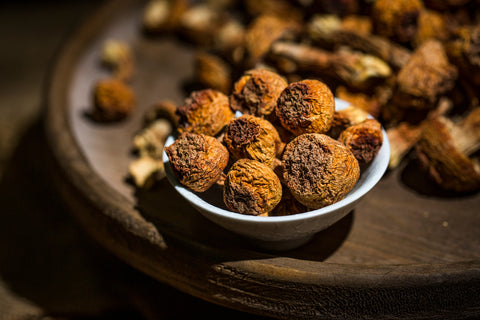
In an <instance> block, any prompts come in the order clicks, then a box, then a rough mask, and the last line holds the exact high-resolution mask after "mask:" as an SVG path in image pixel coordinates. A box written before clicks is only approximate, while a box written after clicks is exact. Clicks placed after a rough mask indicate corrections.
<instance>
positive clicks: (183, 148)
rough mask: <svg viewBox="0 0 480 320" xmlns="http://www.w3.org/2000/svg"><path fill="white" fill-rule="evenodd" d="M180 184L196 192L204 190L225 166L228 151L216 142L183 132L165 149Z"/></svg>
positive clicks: (209, 137) (208, 137) (209, 138)
mask: <svg viewBox="0 0 480 320" xmlns="http://www.w3.org/2000/svg"><path fill="white" fill-rule="evenodd" d="M165 152H166V153H167V155H168V158H169V160H170V163H171V165H172V169H173V172H174V173H175V176H176V177H177V178H178V180H179V181H180V183H181V184H183V185H184V186H186V187H188V188H190V189H192V190H193V191H196V192H203V191H206V190H208V189H209V188H210V187H211V186H212V185H213V184H214V183H215V182H217V180H218V179H220V177H221V175H222V172H223V170H224V169H225V167H226V166H227V163H228V157H229V156H228V150H227V148H225V147H224V146H223V145H222V144H221V143H220V142H219V141H218V140H217V139H215V138H214V137H211V136H207V135H203V134H195V133H188V132H185V133H183V134H182V135H180V137H178V139H177V140H175V142H174V143H173V144H171V145H170V146H168V147H166V148H165Z"/></svg>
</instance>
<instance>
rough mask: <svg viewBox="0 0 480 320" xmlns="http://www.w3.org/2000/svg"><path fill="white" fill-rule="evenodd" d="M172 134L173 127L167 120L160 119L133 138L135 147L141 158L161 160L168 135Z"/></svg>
mask: <svg viewBox="0 0 480 320" xmlns="http://www.w3.org/2000/svg"><path fill="white" fill-rule="evenodd" d="M171 132H172V125H171V124H170V121H168V120H166V119H158V120H156V121H154V122H153V123H151V124H150V125H149V126H147V127H146V128H145V129H143V130H142V131H141V132H140V133H138V134H137V135H135V137H134V138H133V145H134V147H135V149H136V150H138V152H139V153H140V155H141V156H143V155H148V156H149V157H152V158H153V159H160V158H161V157H162V153H163V147H164V144H165V140H166V139H167V137H168V135H169V134H170V133H171Z"/></svg>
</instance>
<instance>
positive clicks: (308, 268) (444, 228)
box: [46, 0, 480, 319]
mask: <svg viewBox="0 0 480 320" xmlns="http://www.w3.org/2000/svg"><path fill="white" fill-rule="evenodd" d="M141 10H142V4H141V2H137V1H133V0H122V1H111V2H109V3H107V4H106V5H105V6H104V7H102V8H100V9H99V10H98V12H96V13H95V14H94V15H93V16H92V17H91V18H90V19H89V20H88V21H86V23H85V24H83V25H82V26H81V27H80V28H79V30H77V31H76V32H75V33H74V34H73V35H72V37H71V38H70V39H69V41H68V42H67V43H66V45H65V46H64V48H63V50H62V51H61V53H60V55H59V56H58V59H57V61H56V64H55V66H54V68H53V69H52V71H51V79H50V80H51V81H50V86H49V88H48V91H47V105H48V110H47V115H46V128H47V132H48V137H49V141H50V143H51V148H52V150H53V152H54V154H55V157H56V159H57V160H58V169H59V170H58V171H59V173H60V175H61V179H60V180H59V181H60V183H61V188H59V190H60V192H61V194H62V196H63V197H64V198H65V199H66V200H67V201H68V203H69V204H70V205H71V211H72V213H73V214H74V215H75V216H76V217H77V218H78V220H79V221H80V223H81V224H82V225H83V226H84V227H85V229H86V230H88V231H89V232H90V234H91V235H92V236H93V237H94V238H95V239H96V240H98V242H100V243H101V244H102V245H103V246H105V247H106V248H107V249H108V250H110V251H111V252H113V253H114V254H116V255H117V256H118V257H120V258H121V259H123V260H124V261H126V262H127V263H129V264H130V265H132V266H134V267H135V268H137V269H139V270H141V271H142V272H144V273H146V274H148V275H150V276H151V277H153V278H155V279H157V280H159V281H162V282H164V283H168V284H170V285H172V286H174V287H176V288H178V289H180V290H182V291H185V292H187V293H189V294H192V295H194V296H197V297H200V298H202V299H204V300H207V301H211V302H214V303H217V304H220V305H223V306H227V307H230V308H234V309H237V310H242V311H247V312H251V313H255V314H260V315H267V316H271V317H276V318H286V319H310V318H332V319H350V318H351V319H353V318H365V319H368V318H376V319H377V318H391V319H412V318H415V319H434V318H435V319H437V318H442V319H443V318H462V319H463V318H466V317H479V316H480V215H479V213H480V212H479V211H480V195H479V194H475V195H465V196H454V195H451V194H448V193H444V192H441V191H439V190H436V189H434V188H432V186H431V185H430V184H429V183H428V181H426V180H425V177H424V175H423V174H422V173H420V172H419V171H418V170H417V169H416V164H415V161H413V160H412V161H410V162H409V164H407V165H404V166H403V167H401V168H399V169H398V170H396V171H394V172H389V173H387V175H386V176H385V177H384V178H383V179H382V181H381V182H380V183H379V184H378V185H377V186H376V187H375V188H374V190H373V191H372V192H371V193H370V194H368V195H367V196H366V198H365V199H364V200H363V202H361V203H360V205H359V206H358V207H357V208H356V209H355V210H354V211H353V212H351V213H350V214H348V215H347V216H346V217H345V218H344V219H342V220H341V221H339V222H338V223H336V224H335V225H333V226H332V227H330V228H329V229H327V230H325V231H323V232H321V233H319V234H318V235H317V236H316V237H315V239H314V240H313V241H312V242H310V243H309V244H307V245H306V246H304V247H302V248H299V249H296V250H291V251H288V252H281V253H275V252H273V253H272V252H265V251H262V250H259V249H256V248H255V247H254V246H252V245H251V244H250V243H249V242H248V241H247V240H245V239H243V238H241V237H239V236H237V235H234V234H231V233H229V232H227V231H225V230H224V229H222V228H220V227H218V226H217V225H214V224H212V223H211V222H209V221H207V220H206V219H205V218H203V217H202V216H201V215H200V214H199V213H197V212H196V211H195V210H194V209H192V208H191V207H190V206H188V205H187V204H186V203H185V202H184V201H183V200H182V199H181V198H180V197H179V196H178V195H177V194H176V193H175V192H174V190H173V188H172V187H171V186H170V185H169V184H168V182H167V180H166V179H165V180H163V181H162V182H161V183H160V185H159V186H158V187H156V188H155V189H154V190H150V191H148V192H137V191H135V189H134V188H133V187H132V186H131V185H129V184H128V183H126V181H125V178H126V173H127V166H128V163H129V161H130V160H131V159H132V156H131V141H132V136H133V134H134V133H135V132H136V130H138V129H139V128H140V123H141V119H142V115H143V112H144V111H145V110H146V109H147V108H149V107H150V106H151V105H152V104H153V103H154V102H156V101H157V100H160V99H171V100H173V101H176V102H177V103H180V102H182V101H183V98H184V96H185V91H184V90H183V89H182V88H183V87H184V86H185V84H188V82H189V80H190V79H191V77H192V56H193V48H192V47H190V46H188V45H186V44H184V43H181V42H179V41H177V40H176V39H174V38H172V37H168V36H166V37H164V38H163V39H148V38H145V37H144V36H142V35H141V34H140V32H139V30H140V17H141ZM109 38H116V39H121V40H125V41H127V42H128V43H130V44H131V46H132V48H133V50H134V52H135V54H136V56H137V64H138V71H137V75H136V77H135V79H134V82H133V87H134V89H135V90H136V92H137V95H138V105H139V109H138V112H136V113H135V115H134V116H133V117H132V118H130V119H128V120H127V121H125V122H122V123H118V124H109V125H105V124H98V123H95V122H92V121H91V120H90V119H89V118H88V117H87V116H86V115H85V114H86V111H87V110H88V108H89V107H90V105H91V88H92V86H93V84H94V83H95V81H97V80H98V79H101V78H103V77H106V76H107V73H106V71H104V70H102V69H101V68H100V66H99V64H98V60H99V53H100V48H101V45H102V43H103V41H104V40H106V39H109Z"/></svg>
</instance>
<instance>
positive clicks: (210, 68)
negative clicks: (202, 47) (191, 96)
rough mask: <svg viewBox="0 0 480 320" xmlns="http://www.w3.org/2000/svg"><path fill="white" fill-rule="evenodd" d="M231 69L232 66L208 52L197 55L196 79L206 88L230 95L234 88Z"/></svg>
mask: <svg viewBox="0 0 480 320" xmlns="http://www.w3.org/2000/svg"><path fill="white" fill-rule="evenodd" d="M230 69H231V68H230V66H229V65H228V64H227V63H226V62H225V61H223V60H222V59H221V58H220V57H218V56H216V55H213V54H209V53H206V52H198V53H197V54H196V55H195V78H196V80H197V81H198V82H199V83H200V84H201V85H203V86H204V87H206V88H211V89H214V90H218V91H220V92H222V93H224V94H228V93H229V92H230V88H231V86H232V80H231V78H230V73H231V70H230Z"/></svg>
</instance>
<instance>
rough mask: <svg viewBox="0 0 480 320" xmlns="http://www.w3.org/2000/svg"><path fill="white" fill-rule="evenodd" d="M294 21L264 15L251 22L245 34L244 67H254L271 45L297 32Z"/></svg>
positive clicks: (296, 24)
mask: <svg viewBox="0 0 480 320" xmlns="http://www.w3.org/2000/svg"><path fill="white" fill-rule="evenodd" d="M298 29H299V26H298V23H297V22H296V21H293V20H291V19H286V18H280V17H277V16H274V15H269V14H264V15H260V16H258V17H257V18H255V20H253V21H252V22H251V23H250V25H249V26H248V27H247V30H246V34H245V54H246V56H245V60H246V61H245V65H246V66H247V67H248V68H252V67H254V66H255V65H256V64H257V63H259V62H260V60H261V59H262V58H263V57H264V56H265V55H266V54H267V53H268V52H269V50H270V47H271V46H272V44H273V43H274V42H275V41H277V40H279V39H282V38H285V37H289V36H290V37H291V36H292V34H295V33H296V32H298Z"/></svg>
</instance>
